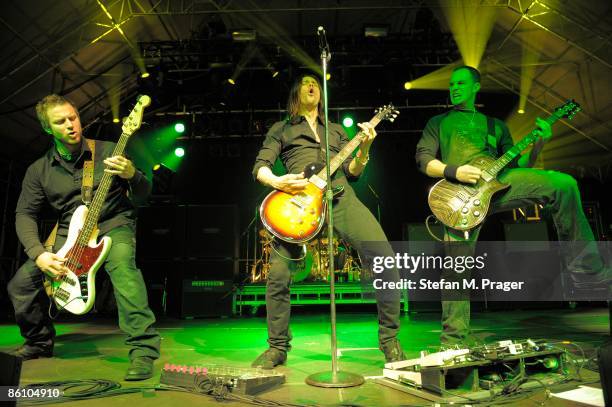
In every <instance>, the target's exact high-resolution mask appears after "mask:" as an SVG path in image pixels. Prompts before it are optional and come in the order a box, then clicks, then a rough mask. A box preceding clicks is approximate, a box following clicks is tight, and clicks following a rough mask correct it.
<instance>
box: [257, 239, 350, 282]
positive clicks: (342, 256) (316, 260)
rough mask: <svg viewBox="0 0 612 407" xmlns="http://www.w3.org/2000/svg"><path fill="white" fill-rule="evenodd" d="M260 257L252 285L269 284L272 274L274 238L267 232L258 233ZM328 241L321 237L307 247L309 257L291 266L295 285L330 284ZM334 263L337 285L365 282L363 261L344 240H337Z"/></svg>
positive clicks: (305, 255) (292, 263)
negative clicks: (339, 283)
mask: <svg viewBox="0 0 612 407" xmlns="http://www.w3.org/2000/svg"><path fill="white" fill-rule="evenodd" d="M258 235H259V244H260V247H261V250H260V255H259V257H258V258H257V259H256V261H255V262H254V263H253V265H252V266H251V282H253V283H258V282H263V281H266V280H267V278H268V273H269V272H270V256H271V254H272V250H274V248H273V247H272V243H273V241H274V237H273V236H272V235H271V234H270V233H269V232H268V231H267V230H265V229H261V230H260V231H259V233H258ZM328 242H329V240H328V239H327V238H324V237H321V238H317V239H313V240H311V241H309V242H308V243H306V249H305V251H306V253H305V254H304V255H303V256H302V258H300V259H299V260H297V261H294V262H290V264H289V267H290V271H291V279H292V283H302V282H322V281H327V282H328V281H329V256H328V255H327V252H328ZM333 251H334V253H333V261H334V270H335V271H334V274H335V278H336V279H335V281H336V282H357V281H360V279H361V277H362V276H361V273H362V268H361V261H360V259H359V254H358V253H357V251H356V250H355V249H354V248H353V247H352V246H351V245H350V244H349V243H348V242H345V241H344V240H339V239H337V238H336V237H334V240H333Z"/></svg>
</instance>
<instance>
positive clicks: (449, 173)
mask: <svg viewBox="0 0 612 407" xmlns="http://www.w3.org/2000/svg"><path fill="white" fill-rule="evenodd" d="M458 168H459V167H458V166H456V165H447V166H446V167H444V178H446V179H447V180H449V181H457V169H458Z"/></svg>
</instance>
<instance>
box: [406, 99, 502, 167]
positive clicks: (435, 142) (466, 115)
mask: <svg viewBox="0 0 612 407" xmlns="http://www.w3.org/2000/svg"><path fill="white" fill-rule="evenodd" d="M493 121H494V125H495V137H489V135H488V127H487V116H485V115H484V114H482V113H479V112H476V113H474V112H467V111H460V110H452V111H450V112H447V113H444V114H441V115H438V116H434V117H432V118H431V119H430V120H429V121H428V122H427V125H426V126H425V129H424V130H423V134H422V136H421V139H420V140H419V142H418V144H417V148H416V156H415V158H416V161H417V165H418V166H419V169H420V170H421V171H422V172H425V169H426V168H427V164H428V163H429V162H430V161H431V160H434V159H439V160H440V161H442V162H443V163H445V164H448V165H457V166H460V165H464V164H466V163H468V162H469V161H470V160H472V159H473V158H475V157H478V156H483V155H488V156H492V155H494V158H497V157H499V156H501V155H502V154H504V153H505V152H506V151H508V150H509V149H510V148H512V146H513V145H514V142H513V141H512V136H511V135H510V131H509V130H508V127H507V126H506V124H505V123H504V122H502V121H501V120H498V119H493ZM489 144H490V145H491V146H493V147H494V148H493V150H494V151H495V153H496V154H491V152H490V149H489Z"/></svg>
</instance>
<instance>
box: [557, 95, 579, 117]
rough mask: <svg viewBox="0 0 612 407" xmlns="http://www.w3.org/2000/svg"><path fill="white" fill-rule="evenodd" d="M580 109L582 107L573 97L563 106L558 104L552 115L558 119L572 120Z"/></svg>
mask: <svg viewBox="0 0 612 407" xmlns="http://www.w3.org/2000/svg"><path fill="white" fill-rule="evenodd" d="M581 110H582V107H580V105H579V104H578V102H576V101H575V100H574V99H571V100H568V101H567V102H565V103H564V104H563V106H559V107H558V108H556V109H555V112H554V115H555V116H557V117H558V118H559V119H561V118H567V119H568V120H572V119H573V118H574V116H575V115H576V113H578V112H579V111H581Z"/></svg>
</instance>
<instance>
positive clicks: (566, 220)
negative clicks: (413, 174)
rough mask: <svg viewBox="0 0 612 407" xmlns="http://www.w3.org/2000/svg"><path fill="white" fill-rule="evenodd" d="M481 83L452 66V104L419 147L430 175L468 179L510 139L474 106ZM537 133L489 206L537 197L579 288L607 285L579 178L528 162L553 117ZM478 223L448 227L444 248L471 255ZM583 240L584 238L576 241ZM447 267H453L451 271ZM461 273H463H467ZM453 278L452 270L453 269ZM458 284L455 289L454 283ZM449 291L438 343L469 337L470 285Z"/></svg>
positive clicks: (501, 207) (502, 207) (472, 71)
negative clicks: (476, 162) (465, 228)
mask: <svg viewBox="0 0 612 407" xmlns="http://www.w3.org/2000/svg"><path fill="white" fill-rule="evenodd" d="M479 91H480V72H479V71H478V70H477V69H476V68H474V67H471V66H460V67H457V68H455V69H454V70H453V72H452V74H451V78H450V83H449V93H450V101H451V104H452V105H453V109H451V110H450V111H448V112H446V113H443V114H441V115H437V116H434V117H433V118H431V119H430V120H429V121H428V122H427V125H426V126H425V129H424V130H423V135H422V136H421V139H420V140H419V142H418V144H417V148H416V161H417V165H418V167H419V169H420V170H421V171H422V172H424V173H425V174H427V175H429V176H430V177H433V178H442V177H444V178H446V179H448V180H451V181H455V182H461V183H465V184H476V183H477V182H478V180H479V179H480V177H481V174H482V171H481V170H480V168H477V167H474V166H472V165H469V162H470V161H471V160H472V159H473V158H476V157H478V156H483V155H484V156H490V157H493V158H498V157H499V156H501V155H502V154H504V153H505V152H506V151H508V150H509V149H511V148H512V147H513V145H514V143H513V140H512V137H511V135H510V132H509V130H508V127H506V125H505V124H504V122H502V121H501V120H498V119H494V118H492V117H488V116H486V115H484V114H482V113H480V112H478V111H477V110H476V105H475V101H476V95H477V94H478V92H479ZM536 125H537V127H538V128H537V129H536V133H537V135H538V139H537V141H536V142H535V144H534V145H533V147H532V149H531V150H530V151H529V152H526V153H524V154H522V155H521V156H519V157H517V158H516V159H515V161H514V162H513V163H510V164H509V165H508V166H507V167H506V169H505V170H504V171H502V172H501V173H500V175H499V177H498V179H499V181H500V182H502V183H505V184H510V188H509V189H507V190H505V191H502V192H500V193H499V194H497V195H495V196H494V197H493V200H492V202H491V209H490V210H491V212H492V213H495V212H501V211H507V210H510V209H513V208H520V207H524V206H526V205H533V204H541V205H547V206H549V207H550V208H551V212H552V217H553V220H554V223H555V226H556V229H557V234H558V237H559V240H560V241H568V242H571V243H570V244H568V245H567V247H568V249H569V250H568V251H567V253H566V257H567V258H566V259H565V260H566V262H567V263H568V266H569V268H570V271H571V278H572V279H573V280H574V285H575V286H576V287H577V288H583V289H592V288H599V287H604V288H605V287H606V285H609V279H610V277H609V274H608V273H609V271H608V269H606V268H605V266H604V263H603V259H602V258H601V256H600V254H599V252H598V251H597V247H596V245H594V244H592V243H593V241H594V236H593V232H592V230H591V227H590V225H589V223H588V221H587V219H586V217H585V215H584V212H583V210H582V205H581V200H580V191H579V190H578V185H577V183H576V180H575V179H574V178H573V177H571V176H570V175H568V174H564V173H562V172H556V171H545V170H541V169H537V168H531V167H532V166H533V164H534V163H535V162H536V159H537V157H538V154H539V153H540V151H541V150H542V148H543V146H544V144H545V143H546V142H547V141H548V140H550V138H551V136H552V130H551V127H550V124H549V123H548V122H546V121H545V120H542V119H540V118H537V119H536ZM479 231H480V228H476V229H475V230H472V231H471V232H470V235H469V237H468V239H465V238H464V234H463V233H462V232H461V231H459V230H454V229H451V228H445V236H444V238H445V241H446V243H447V244H446V250H447V254H451V255H453V256H471V255H473V253H474V250H475V244H476V240H477V238H478V233H479ZM578 242H585V243H578ZM451 274H452V271H451ZM468 275H469V273H464V274H463V275H462V276H461V279H467V278H469V277H468ZM451 278H452V276H451ZM456 291H458V290H456ZM456 291H455V292H453V293H451V295H450V297H449V298H451V297H452V298H453V299H452V300H447V299H446V298H445V291H444V290H443V291H442V295H443V299H442V333H441V337H440V340H441V342H442V344H443V345H454V344H459V343H463V342H465V341H469V340H470V338H469V337H468V334H469V328H470V301H469V289H466V290H463V291H464V292H463V293H457V292H456Z"/></svg>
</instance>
